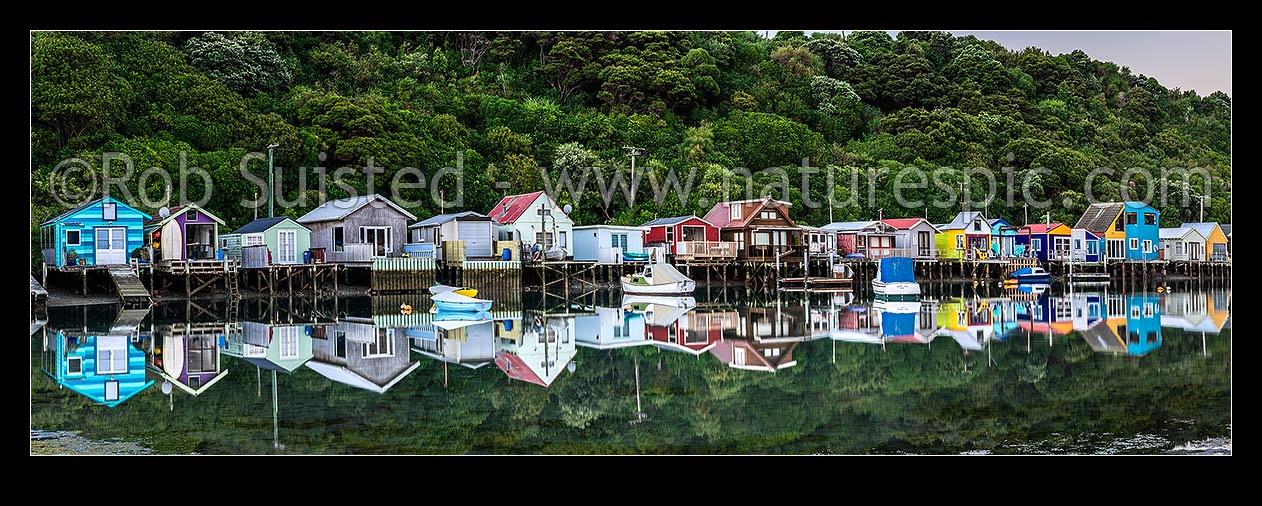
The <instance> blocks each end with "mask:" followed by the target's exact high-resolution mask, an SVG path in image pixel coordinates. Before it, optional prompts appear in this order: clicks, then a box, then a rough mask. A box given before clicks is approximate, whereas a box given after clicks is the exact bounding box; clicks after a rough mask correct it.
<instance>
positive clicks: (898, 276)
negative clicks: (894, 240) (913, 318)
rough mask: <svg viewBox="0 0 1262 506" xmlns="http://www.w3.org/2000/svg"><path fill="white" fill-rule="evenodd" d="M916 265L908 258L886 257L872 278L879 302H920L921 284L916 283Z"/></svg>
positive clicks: (873, 290)
mask: <svg viewBox="0 0 1262 506" xmlns="http://www.w3.org/2000/svg"><path fill="white" fill-rule="evenodd" d="M915 267H916V265H915V263H914V262H913V260H912V259H910V258H907V257H886V258H882V259H881V262H880V263H879V264H877V268H876V276H875V277H873V278H872V292H873V293H874V294H875V297H874V298H875V299H876V300H877V301H885V302H916V301H919V300H920V284H918V283H916V270H915Z"/></svg>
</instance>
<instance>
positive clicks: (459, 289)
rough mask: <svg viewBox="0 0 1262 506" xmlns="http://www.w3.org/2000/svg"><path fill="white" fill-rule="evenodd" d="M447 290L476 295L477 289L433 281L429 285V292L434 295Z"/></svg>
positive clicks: (466, 295)
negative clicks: (431, 284)
mask: <svg viewBox="0 0 1262 506" xmlns="http://www.w3.org/2000/svg"><path fill="white" fill-rule="evenodd" d="M447 292H454V293H458V294H460V295H464V296H465V297H477V296H478V290H477V289H476V288H469V287H467V286H447V285H443V284H438V283H434V284H433V286H430V287H429V293H431V294H434V295H438V294H440V293H447Z"/></svg>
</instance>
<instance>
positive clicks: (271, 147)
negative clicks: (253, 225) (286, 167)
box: [267, 142, 280, 218]
mask: <svg viewBox="0 0 1262 506" xmlns="http://www.w3.org/2000/svg"><path fill="white" fill-rule="evenodd" d="M278 147H280V143H279V142H273V143H271V144H268V145H267V217H268V218H271V217H273V216H276V214H275V213H276V167H275V164H273V163H272V159H273V155H274V154H275V151H276V148H278Z"/></svg>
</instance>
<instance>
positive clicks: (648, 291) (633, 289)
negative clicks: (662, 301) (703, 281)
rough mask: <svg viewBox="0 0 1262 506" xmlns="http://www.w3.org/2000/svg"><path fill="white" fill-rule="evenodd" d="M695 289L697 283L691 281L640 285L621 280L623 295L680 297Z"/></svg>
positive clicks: (625, 279)
mask: <svg viewBox="0 0 1262 506" xmlns="http://www.w3.org/2000/svg"><path fill="white" fill-rule="evenodd" d="M696 289H697V282H696V281H692V280H687V281H676V282H673V283H663V284H660V285H641V284H636V283H632V282H631V281H629V280H628V279H627V278H626V277H624V278H622V291H623V293H631V294H638V295H682V294H689V293H692V292H693V290H696Z"/></svg>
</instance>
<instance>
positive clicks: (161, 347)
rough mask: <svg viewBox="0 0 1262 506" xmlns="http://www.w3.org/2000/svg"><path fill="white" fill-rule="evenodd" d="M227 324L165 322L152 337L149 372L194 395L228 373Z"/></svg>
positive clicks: (150, 341) (200, 392)
mask: <svg viewBox="0 0 1262 506" xmlns="http://www.w3.org/2000/svg"><path fill="white" fill-rule="evenodd" d="M223 328H224V327H223V326H222V325H214V326H205V327H202V326H194V325H192V324H178V325H162V326H161V327H160V328H157V329H155V331H154V334H153V336H152V337H151V338H150V339H149V353H148V357H149V364H148V365H149V371H150V372H152V373H153V374H154V375H156V376H158V377H159V378H161V379H162V380H164V381H166V382H169V383H171V384H172V386H174V387H176V388H179V389H180V390H183V391H184V392H185V393H188V394H189V395H192V396H198V395H201V394H202V393H203V392H205V391H206V390H207V389H209V388H210V387H211V385H214V384H215V383H217V382H219V380H221V379H223V378H224V377H226V376H227V375H228V371H226V370H222V369H221V365H222V364H221V363H220V359H219V351H220V347H219V341H220V339H223V336H224V334H223Z"/></svg>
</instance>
